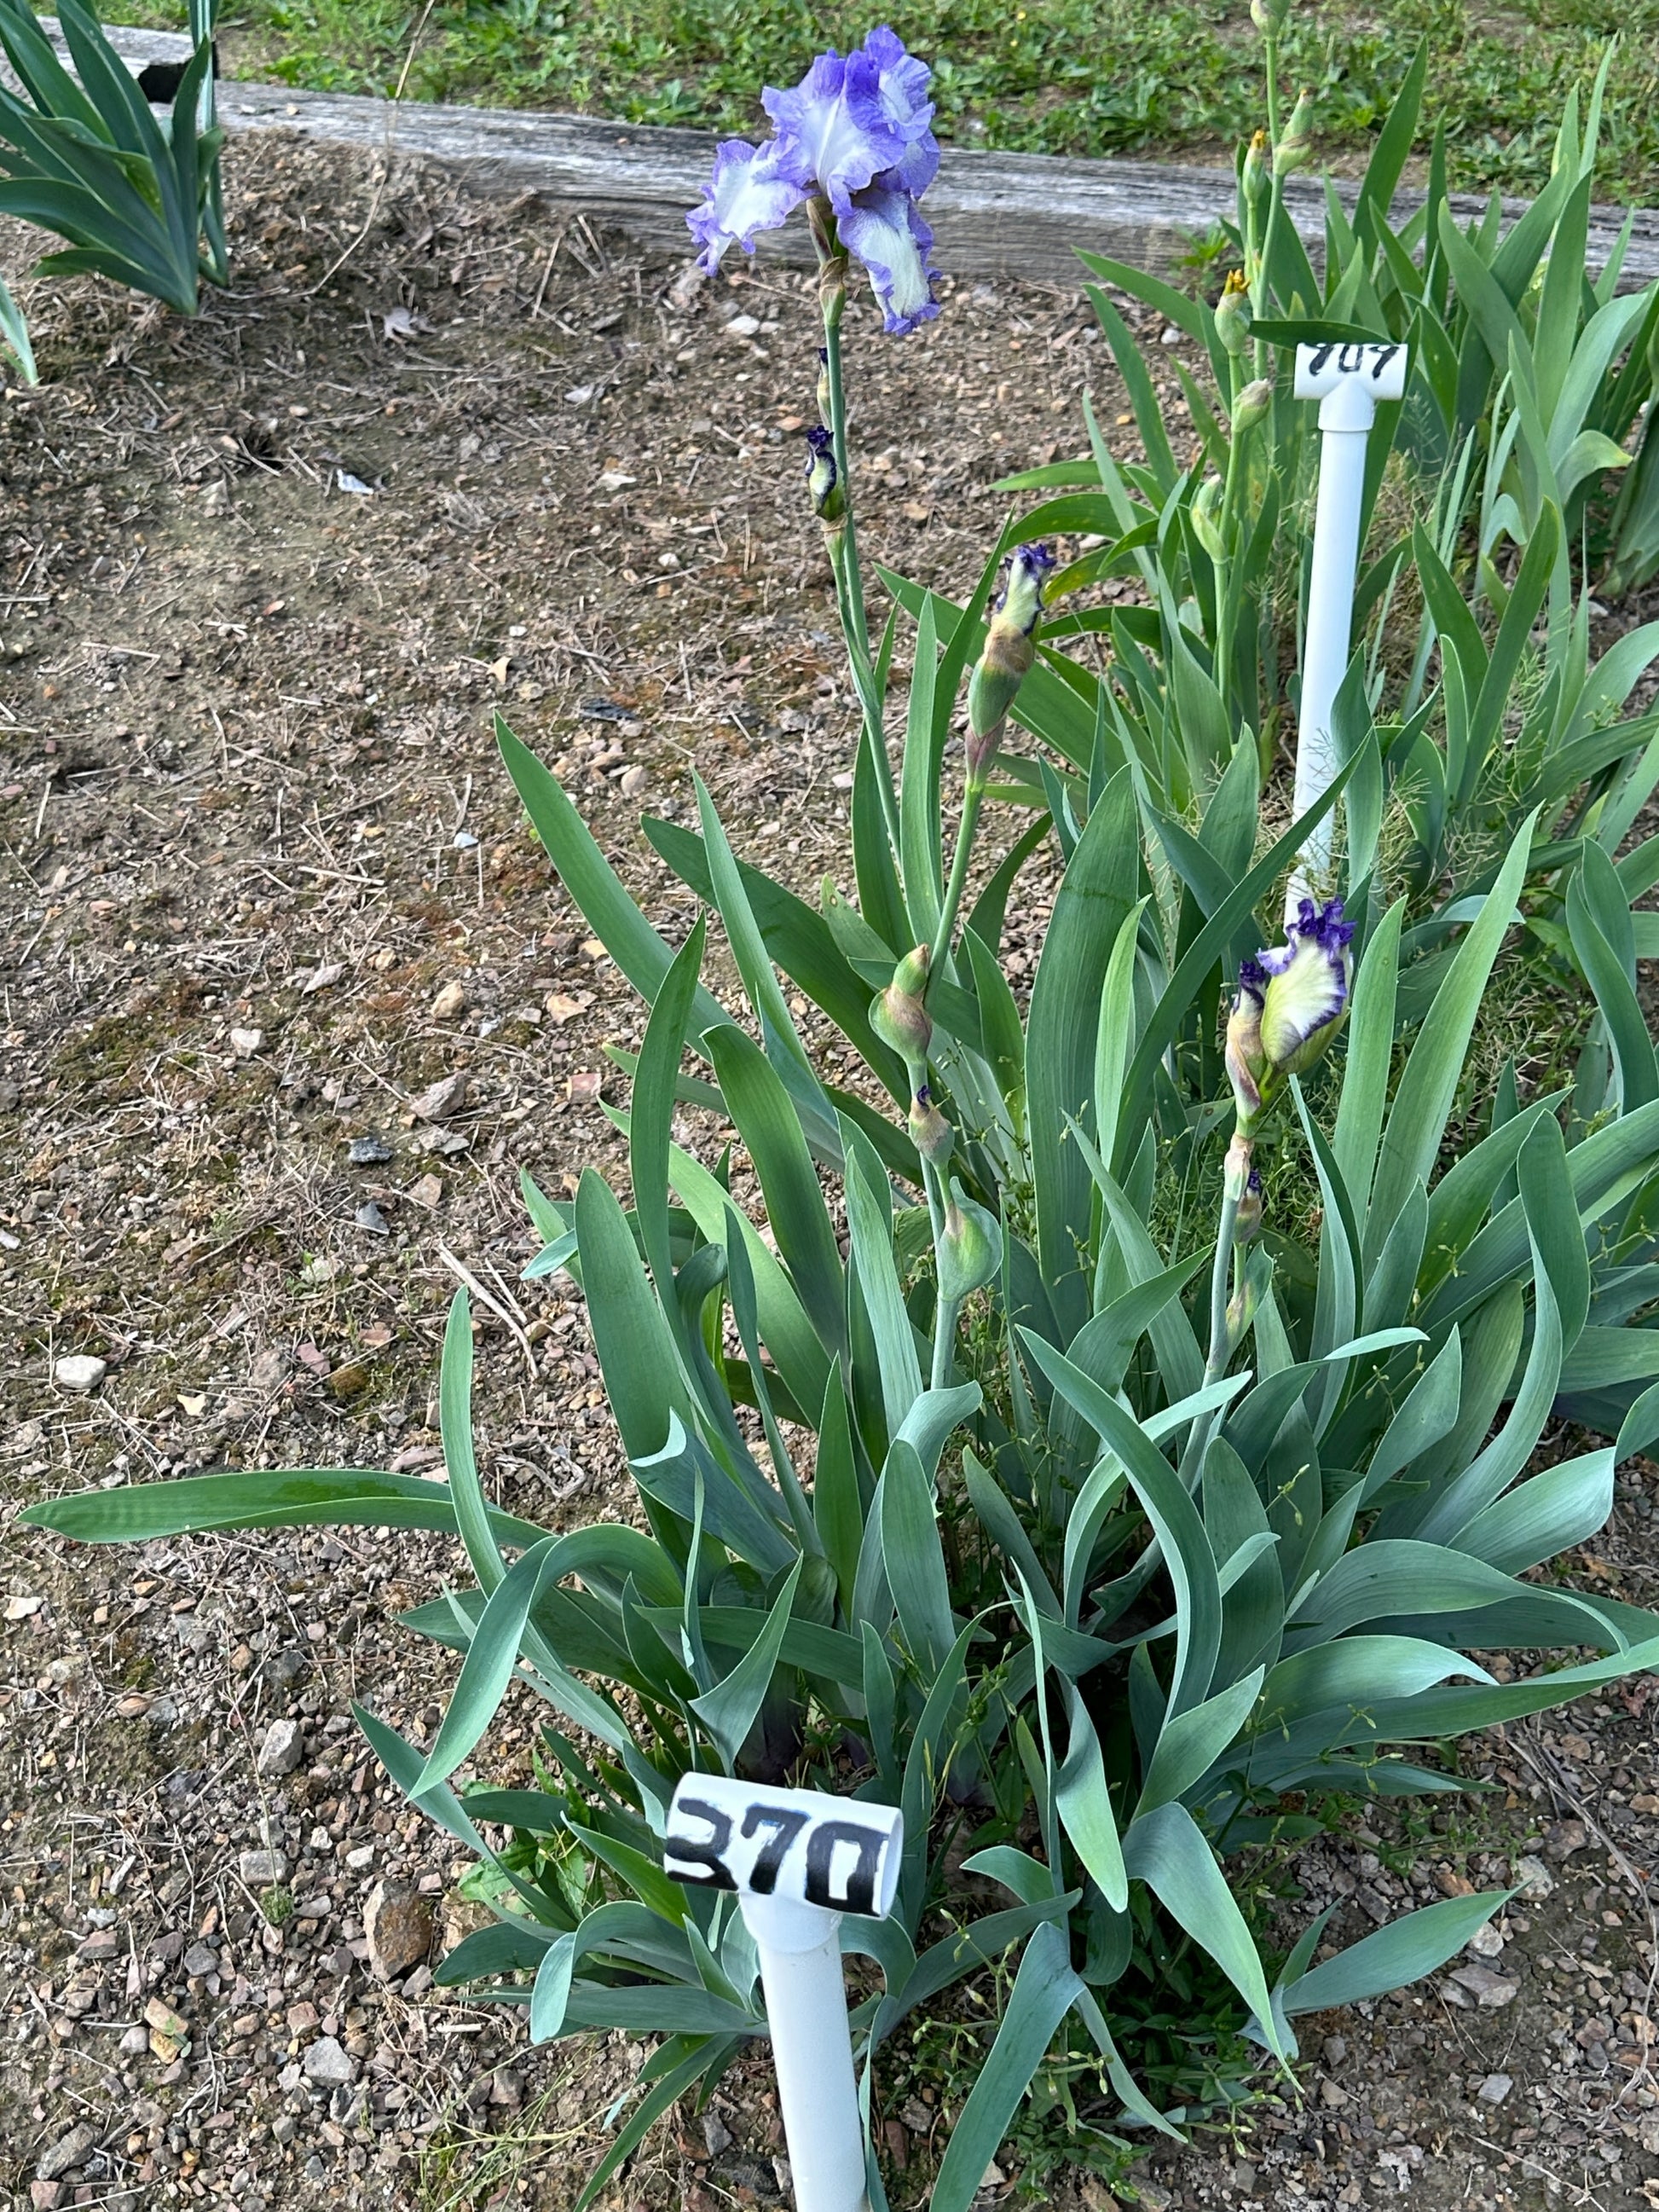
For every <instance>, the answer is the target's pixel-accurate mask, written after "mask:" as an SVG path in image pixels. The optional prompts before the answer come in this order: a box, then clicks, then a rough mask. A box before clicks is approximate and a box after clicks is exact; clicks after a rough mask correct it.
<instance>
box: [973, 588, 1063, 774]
mask: <svg viewBox="0 0 1659 2212" xmlns="http://www.w3.org/2000/svg"><path fill="white" fill-rule="evenodd" d="M1053 567H1054V555H1053V554H1052V553H1051V552H1050V551H1049V550H1048V547H1047V546H1046V545H1017V546H1016V547H1015V548H1014V550H1013V552H1012V555H1011V556H1009V562H1008V574H1007V579H1006V582H1005V583H1004V585H1003V587H1002V591H1001V593H1000V596H999V598H998V599H997V601H996V604H995V605H994V608H993V610H992V614H991V623H990V628H989V629H987V632H986V635H985V647H984V650H983V652H981V654H980V657H979V659H977V660H976V661H975V663H974V668H973V673H972V674H971V675H970V676H969V678H968V731H969V737H968V747H967V772H968V780H969V782H970V783H977V782H980V781H982V779H983V778H984V776H985V775H986V772H987V770H988V769H989V767H990V765H991V763H992V762H993V761H994V759H995V757H996V751H997V747H998V746H999V745H1000V744H1001V742H1002V732H1003V726H1004V725H1005V724H1006V721H1007V719H1008V710H1009V708H1011V707H1012V705H1013V703H1014V700H1015V698H1016V696H1018V691H1019V687H1020V685H1021V684H1023V683H1024V680H1025V678H1026V676H1027V675H1028V673H1029V672H1030V666H1031V664H1032V662H1033V661H1034V660H1035V659H1036V626H1037V617H1038V616H1039V615H1040V614H1041V613H1042V587H1043V584H1044V582H1045V581H1046V580H1047V578H1048V571H1049V570H1050V569H1051V568H1053Z"/></svg>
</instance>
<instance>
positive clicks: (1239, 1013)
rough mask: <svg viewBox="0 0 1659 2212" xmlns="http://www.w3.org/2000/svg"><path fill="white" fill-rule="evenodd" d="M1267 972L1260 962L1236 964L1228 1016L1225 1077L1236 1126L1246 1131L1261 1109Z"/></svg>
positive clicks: (1265, 1064) (1264, 1065)
mask: <svg viewBox="0 0 1659 2212" xmlns="http://www.w3.org/2000/svg"><path fill="white" fill-rule="evenodd" d="M1266 993H1267V969H1265V968H1263V967H1262V966H1261V963H1260V962H1259V961H1255V960H1241V961H1240V962H1239V963H1238V988H1237V991H1236V992H1235V993H1234V994H1233V1004H1232V1012H1231V1013H1230V1014H1229V1015H1228V1017H1227V1055H1226V1056H1227V1079H1228V1081H1229V1082H1230V1083H1231V1085H1232V1086H1233V1103H1234V1104H1235V1105H1236V1106H1237V1109H1238V1126H1239V1127H1240V1128H1241V1129H1242V1130H1243V1131H1245V1132H1246V1133H1248V1132H1249V1129H1250V1128H1251V1127H1253V1125H1254V1123H1255V1117H1256V1116H1257V1115H1258V1114H1260V1113H1261V1079H1262V1078H1263V1076H1264V1075H1266V1073H1267V1054H1266V1052H1265V1051H1264V1050H1263V1048H1262V1043H1261V1004H1262V1000H1263V998H1264V997H1265V995H1266Z"/></svg>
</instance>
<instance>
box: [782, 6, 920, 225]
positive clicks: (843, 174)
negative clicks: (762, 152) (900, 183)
mask: <svg viewBox="0 0 1659 2212" xmlns="http://www.w3.org/2000/svg"><path fill="white" fill-rule="evenodd" d="M761 100H762V104H763V106H764V107H765V109H766V112H767V113H768V114H769V116H770V117H771V118H772V120H773V122H774V123H775V125H777V131H778V137H779V139H780V141H781V143H783V144H785V146H786V147H787V149H788V154H789V157H790V159H791V161H792V162H793V165H794V166H795V168H796V173H797V174H799V175H801V176H802V177H803V180H804V179H805V176H807V175H810V176H811V179H812V180H813V181H814V182H815V183H816V184H817V189H818V191H821V192H822V193H823V196H824V197H825V198H826V199H827V200H828V201H829V204H830V206H831V207H832V208H833V209H834V210H835V211H836V215H837V216H842V215H844V214H845V213H846V212H847V210H848V208H849V207H850V205H851V204H852V197H853V195H854V192H859V191H863V190H864V189H865V187H866V185H869V184H871V183H872V181H873V179H875V178H877V177H878V176H879V175H880V174H881V173H882V171H883V170H884V169H890V168H891V167H893V166H894V164H895V163H896V162H897V161H901V160H902V158H903V155H904V149H905V141H904V139H903V137H902V136H901V135H900V133H899V132H898V131H896V129H895V128H894V127H893V125H892V124H891V123H890V122H889V120H888V118H887V112H886V109H885V107H884V106H883V103H882V96H881V76H880V71H879V70H878V68H877V65H876V64H875V63H874V62H872V60H871V59H870V58H869V56H868V55H867V54H866V53H864V52H861V51H856V50H855V51H854V52H852V53H850V54H848V55H847V56H845V57H844V58H843V57H842V55H840V54H838V53H837V52H836V51H835V49H834V47H833V46H832V47H831V48H830V50H829V52H828V53H827V54H820V55H819V56H818V58H817V60H816V61H815V62H814V63H813V64H812V66H811V69H810V70H807V72H806V75H805V76H804V77H803V78H802V79H801V81H800V82H799V84H798V85H797V86H796V87H795V88H794V89H793V92H781V91H779V90H778V89H777V88H775V86H771V85H769V86H768V87H767V88H766V90H765V91H764V92H763V94H762V95H761Z"/></svg>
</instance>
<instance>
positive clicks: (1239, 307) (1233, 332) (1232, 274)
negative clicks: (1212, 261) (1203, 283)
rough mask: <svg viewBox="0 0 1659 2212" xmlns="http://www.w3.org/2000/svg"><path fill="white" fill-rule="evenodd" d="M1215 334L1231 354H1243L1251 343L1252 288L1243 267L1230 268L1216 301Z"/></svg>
mask: <svg viewBox="0 0 1659 2212" xmlns="http://www.w3.org/2000/svg"><path fill="white" fill-rule="evenodd" d="M1215 334H1216V336H1217V337H1218V338H1219V339H1220V341H1221V343H1222V344H1223V345H1224V346H1225V347H1226V349H1227V350H1228V352H1229V353H1231V354H1241V353H1243V350H1244V349H1245V347H1246V346H1247V345H1249V343H1250V288H1249V285H1248V284H1247V283H1245V281H1244V271H1243V270H1242V269H1230V270H1228V271H1227V281H1226V283H1225V284H1224V285H1223V286H1222V288H1221V297H1220V299H1219V300H1218V301H1217V303H1216V311H1215Z"/></svg>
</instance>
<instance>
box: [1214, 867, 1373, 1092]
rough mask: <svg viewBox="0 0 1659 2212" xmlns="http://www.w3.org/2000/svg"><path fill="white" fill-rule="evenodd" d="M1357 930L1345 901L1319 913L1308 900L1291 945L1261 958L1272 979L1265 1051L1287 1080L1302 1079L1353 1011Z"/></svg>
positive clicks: (1265, 1010)
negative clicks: (1344, 909) (1351, 944)
mask: <svg viewBox="0 0 1659 2212" xmlns="http://www.w3.org/2000/svg"><path fill="white" fill-rule="evenodd" d="M1353 928H1354V926H1353V924H1352V922H1351V921H1347V920H1346V918H1345V916H1344V915H1343V912H1342V902H1341V900H1340V899H1335V898H1334V899H1328V900H1327V901H1326V902H1325V904H1324V905H1323V906H1322V907H1316V905H1315V904H1314V902H1313V901H1312V900H1311V899H1309V898H1304V900H1303V901H1302V902H1301V904H1300V905H1299V907H1298V908H1297V918H1296V920H1295V921H1293V922H1292V923H1291V926H1290V928H1289V930H1288V932H1287V933H1286V936H1287V939H1288V941H1287V942H1286V943H1285V944H1284V945H1277V946H1275V947H1274V948H1273V951H1268V952H1264V953H1262V955H1261V968H1262V969H1264V970H1265V971H1266V975H1267V981H1266V984H1265V986H1264V987H1262V989H1261V1016H1260V1020H1261V1046H1262V1049H1263V1051H1264V1052H1265V1053H1266V1054H1267V1059H1268V1060H1269V1062H1270V1063H1271V1064H1272V1065H1273V1066H1276V1067H1279V1068H1281V1069H1282V1070H1283V1071H1284V1072H1285V1073H1287V1074H1292V1075H1300V1074H1302V1073H1304V1071H1305V1069H1306V1068H1307V1067H1309V1066H1311V1065H1312V1062H1313V1061H1314V1060H1316V1059H1317V1058H1318V1056H1319V1054H1320V1053H1321V1052H1322V1050H1323V1049H1324V1048H1325V1046H1326V1044H1327V1043H1328V1042H1329V1039H1330V1035H1331V1033H1332V1031H1333V1028H1334V1024H1336V1023H1337V1022H1339V1021H1340V1018H1341V1017H1342V1015H1343V1014H1344V1013H1345V1012H1346V1010H1347V1004H1348V988H1349V980H1350V969H1351V965H1352V958H1351V955H1350V953H1349V951H1348V942H1349V939H1351V938H1352V935H1353ZM1240 981H1241V983H1242V982H1243V974H1242V971H1241V975H1240Z"/></svg>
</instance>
